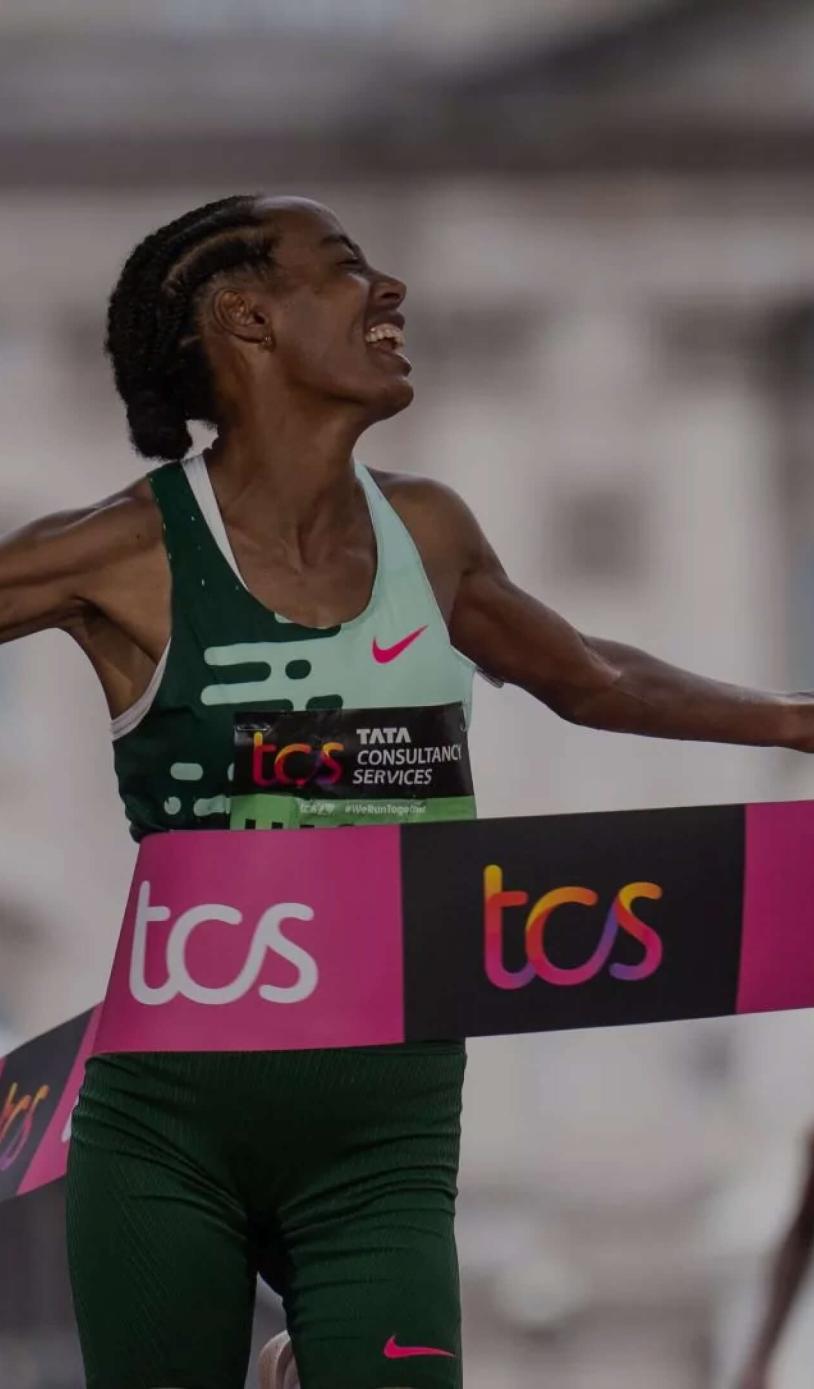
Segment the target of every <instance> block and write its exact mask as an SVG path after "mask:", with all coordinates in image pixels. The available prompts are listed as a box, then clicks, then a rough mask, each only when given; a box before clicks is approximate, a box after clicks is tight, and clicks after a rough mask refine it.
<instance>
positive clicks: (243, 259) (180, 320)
mask: <svg viewBox="0 0 814 1389" xmlns="http://www.w3.org/2000/svg"><path fill="white" fill-rule="evenodd" d="M272 249H273V237H272V235H271V234H270V232H269V230H268V228H267V227H264V226H263V223H262V219H261V215H260V213H259V212H258V198H257V195H244V194H238V195H236V196H233V197H230V198H221V199H219V200H218V201H217V202H212V203H206V204H205V205H204V206H203V207H198V208H195V209H194V210H193V211H192V212H187V213H185V214H184V216H183V217H178V218H176V219H175V221H173V222H168V223H167V225H166V226H163V227H159V229H158V230H157V231H155V232H152V233H151V234H150V235H149V236H146V237H145V238H144V240H143V241H141V242H140V243H139V245H138V246H136V248H135V250H133V251H132V252H131V254H130V255H129V256H128V258H127V260H126V262H125V264H124V268H123V269H122V272H121V274H120V276H119V279H118V281H117V283H116V286H115V288H114V290H113V293H112V294H111V296H110V302H109V305H108V313H107V333H106V337H105V351H106V353H107V355H108V356H109V358H110V361H111V364H112V366H113V376H114V379H115V382H116V389H117V391H118V393H119V395H120V396H121V398H122V400H123V401H124V405H125V408H126V410H127V422H128V425H129V428H130V437H131V439H132V441H133V444H134V445H135V447H136V449H137V450H138V452H139V453H141V454H144V456H145V457H147V458H166V459H178V458H183V457H184V455H185V454H186V453H187V451H188V449H189V448H190V446H191V444H192V439H191V437H190V433H189V430H188V429H187V420H204V421H206V422H207V423H210V424H213V423H214V422H215V400H214V392H213V388H212V381H211V376H210V372H209V366H208V363H207V361H206V357H205V354H204V351H203V348H202V347H201V345H200V342H199V341H198V340H197V339H196V340H194V341H192V342H191V343H188V344H186V345H184V344H183V342H182V340H183V339H184V337H185V336H187V335H188V334H190V333H192V332H194V331H195V307H196V300H197V295H198V291H199V290H200V289H201V287H202V286H203V285H204V284H205V283H206V281H207V280H209V279H211V278H212V276H213V275H216V274H218V273H219V272H220V271H223V270H234V269H236V268H237V267H238V266H250V265H256V266H258V267H260V266H266V267H268V266H270V265H271V264H272V256H271V253H272Z"/></svg>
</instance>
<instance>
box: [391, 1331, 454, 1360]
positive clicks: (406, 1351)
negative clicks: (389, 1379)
mask: <svg viewBox="0 0 814 1389" xmlns="http://www.w3.org/2000/svg"><path fill="white" fill-rule="evenodd" d="M384 1354H385V1355H386V1356H387V1359H388V1360H404V1359H406V1357H407V1356H408V1355H445V1356H447V1357H448V1358H449V1359H450V1360H454V1359H455V1356H454V1355H453V1353H452V1351H451V1350H438V1349H436V1347H435V1346H397V1345H396V1338H395V1336H391V1337H390V1340H389V1341H388V1342H387V1345H386V1346H385V1348H384Z"/></svg>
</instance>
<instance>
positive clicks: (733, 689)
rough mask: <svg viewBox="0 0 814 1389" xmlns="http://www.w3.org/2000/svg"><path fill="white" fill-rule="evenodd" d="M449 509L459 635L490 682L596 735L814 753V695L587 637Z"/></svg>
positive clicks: (464, 514) (450, 498)
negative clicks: (755, 685) (693, 669)
mask: <svg viewBox="0 0 814 1389" xmlns="http://www.w3.org/2000/svg"><path fill="white" fill-rule="evenodd" d="M441 505H442V508H443V509H444V510H445V511H446V513H447V515H446V524H447V527H448V528H449V533H451V534H454V536H455V541H456V545H457V546H459V547H461V551H460V552H461V568H460V578H459V582H458V587H457V592H456V596H455V601H454V604H453V609H452V614H451V618H450V635H451V637H452V640H453V642H454V644H455V646H457V647H458V649H459V650H460V651H462V652H464V654H465V655H467V656H469V657H470V658H471V659H472V660H473V661H475V662H476V663H477V665H478V666H480V667H481V668H482V669H483V670H484V671H486V673H487V674H490V675H493V676H495V677H496V678H498V679H500V680H505V681H508V682H509V683H511V684H514V685H519V686H521V687H522V688H523V689H524V690H528V692H529V694H532V695H534V696H535V697H536V698H537V699H540V700H542V702H543V703H544V704H547V705H548V706H549V708H551V709H553V710H554V711H555V712H556V713H557V714H559V715H560V716H561V717H562V718H564V719H568V720H569V721H570V722H571V723H576V724H583V725H585V726H587V727H590V728H604V729H612V730H614V731H615V732H619V733H641V734H646V735H649V736H651V737H658V738H686V739H694V740H698V741H706V742H719V743H746V744H754V745H763V746H778V747H788V748H796V749H798V750H799V751H804V752H812V751H814V695H812V694H807V693H801V694H772V693H768V692H763V691H760V690H750V689H741V688H740V687H739V686H737V685H729V684H724V683H722V682H720V681H717V680H709V679H706V678H705V677H704V676H700V675H693V674H691V673H690V672H689V671H686V670H680V669H678V668H677V667H676V666H671V665H668V664H667V663H666V662H664V661H661V660H658V659H656V657H654V656H649V655H647V654H646V653H645V652H643V651H638V650H636V649H635V648H634V647H631V646H624V645H622V643H620V642H615V641H607V640H605V639H603V638H599V637H589V636H585V635H583V634H582V633H580V632H578V631H576V629H575V628H573V627H572V626H570V624H569V623H568V622H566V621H565V620H564V619H563V618H561V617H559V616H558V615H557V614H556V613H555V612H552V611H551V609H550V608H547V607H545V605H544V604H543V603H540V602H539V601H538V600H537V599H536V598H532V597H531V596H530V595H529V594H527V593H524V592H523V591H522V590H521V589H519V588H517V586H516V585H515V584H513V583H512V581H511V580H510V579H509V577H508V575H507V574H506V572H505V570H504V569H503V566H502V565H501V563H500V561H499V560H498V558H497V555H496V554H495V552H494V550H493V549H492V548H491V546H490V545H489V543H488V541H487V540H486V538H485V536H484V535H483V533H482V531H481V530H480V527H479V526H478V524H477V522H476V521H475V518H474V517H473V516H472V514H471V512H469V510H468V508H467V507H465V506H464V503H463V502H462V501H461V500H460V498H458V497H456V496H455V494H454V493H450V492H449V491H448V490H447V489H444V498H443V500H442V503H441Z"/></svg>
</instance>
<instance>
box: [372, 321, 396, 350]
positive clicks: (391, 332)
mask: <svg viewBox="0 0 814 1389" xmlns="http://www.w3.org/2000/svg"><path fill="white" fill-rule="evenodd" d="M385 339H389V341H390V342H392V343H393V344H394V345H395V346H396V347H397V348H398V347H403V346H404V334H403V333H402V331H401V329H400V328H397V327H396V325H395V323H378V324H377V325H376V327H375V328H371V329H369V331H368V332H367V333H365V342H369V343H376V342H384V341H385Z"/></svg>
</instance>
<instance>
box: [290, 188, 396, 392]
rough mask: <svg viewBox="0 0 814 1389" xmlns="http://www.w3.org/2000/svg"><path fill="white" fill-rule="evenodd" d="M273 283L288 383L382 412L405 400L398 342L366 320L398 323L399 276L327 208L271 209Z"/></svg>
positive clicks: (376, 324) (372, 322)
mask: <svg viewBox="0 0 814 1389" xmlns="http://www.w3.org/2000/svg"><path fill="white" fill-rule="evenodd" d="M272 216H273V221H274V225H275V228H276V230H277V231H278V233H279V236H280V239H279V241H278V243H277V245H276V247H275V250H274V260H275V263H276V265H277V266H278V276H277V287H276V288H274V289H272V290H271V291H270V294H269V301H268V307H269V317H270V326H271V331H272V336H273V339H274V349H273V350H274V356H275V358H276V366H277V368H278V370H280V369H281V370H282V372H283V374H284V377H285V379H286V380H287V381H288V382H289V383H290V384H291V386H292V387H294V388H302V387H305V388H306V389H311V390H314V391H316V392H317V393H318V394H320V395H322V396H329V397H334V398H335V399H338V400H343V401H351V402H355V403H357V404H360V405H362V406H363V407H365V412H366V413H367V414H368V415H369V417H370V418H371V419H385V418H387V417H388V416H389V415H394V414H396V413H397V412H398V411H399V410H403V409H404V408H405V406H407V405H409V404H410V401H411V400H412V398H413V388H412V386H411V385H410V383H409V380H408V376H409V373H410V371H411V370H412V368H411V365H410V362H409V361H408V359H407V358H406V357H405V356H404V355H403V351H402V349H401V344H400V342H398V341H394V340H393V339H392V338H386V337H384V336H383V335H382V334H378V335H377V336H378V337H379V338H380V340H379V341H375V342H371V341H370V340H367V335H368V334H369V333H370V331H371V329H372V328H373V327H381V325H383V324H388V323H389V324H392V325H393V326H394V327H395V328H396V329H398V330H401V329H402V328H403V326H404V317H403V315H402V313H401V312H400V307H401V304H402V301H403V299H404V296H405V294H406V289H405V286H404V285H403V284H402V282H401V281H400V280H396V279H394V278H393V277H392V276H390V275H385V274H383V273H382V272H381V271H379V270H375V269H374V268H373V267H372V266H371V265H369V264H368V262H367V260H366V259H365V256H364V254H363V252H362V250H361V249H360V247H358V246H357V245H356V244H355V243H354V242H353V241H352V240H351V239H350V237H349V236H348V234H347V232H346V231H345V230H344V228H343V227H342V226H341V224H340V223H339V222H338V221H337V219H336V217H335V216H334V214H333V213H332V212H329V211H328V210H327V209H326V208H321V207H319V206H318V205H317V204H308V205H306V206H304V207H303V206H299V207H296V208H289V209H286V210H277V211H275V212H274V213H273V214H272Z"/></svg>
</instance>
